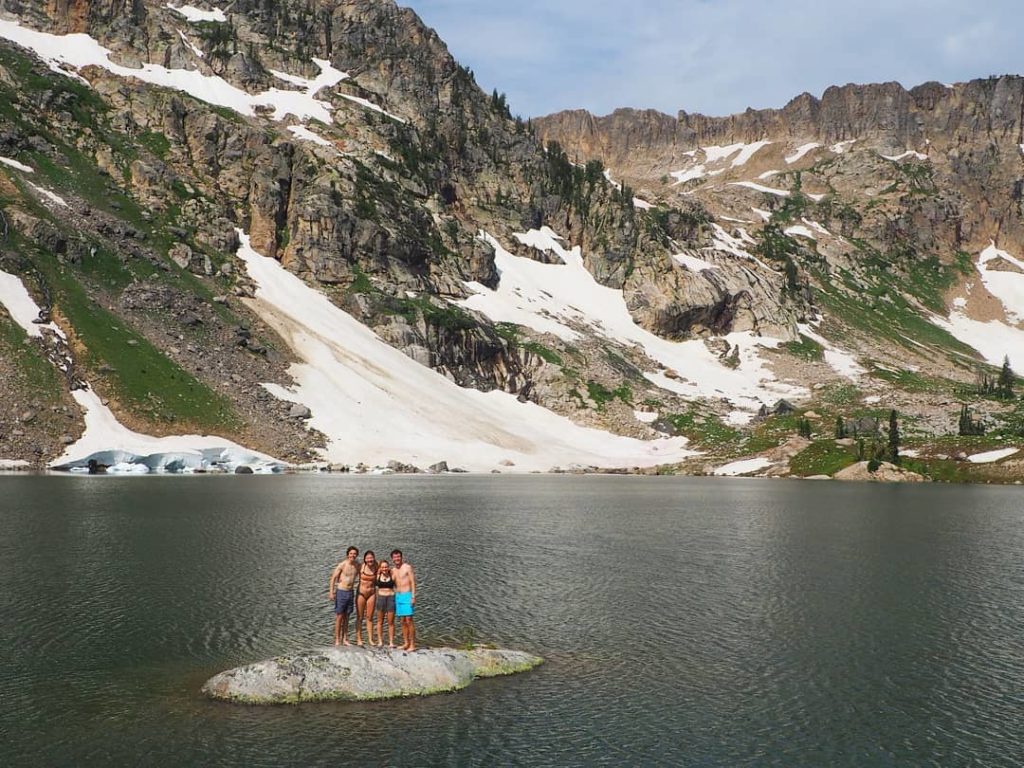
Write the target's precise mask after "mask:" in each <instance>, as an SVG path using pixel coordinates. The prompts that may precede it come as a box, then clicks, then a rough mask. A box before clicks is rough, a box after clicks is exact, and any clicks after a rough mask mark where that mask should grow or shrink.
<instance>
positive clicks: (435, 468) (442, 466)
mask: <svg viewBox="0 0 1024 768" xmlns="http://www.w3.org/2000/svg"><path fill="white" fill-rule="evenodd" d="M427 470H428V471H430V472H433V473H434V474H435V475H439V474H441V473H442V472H447V471H448V462H447V461H439V462H437V463H436V464H431V465H430V466H429V467H427Z"/></svg>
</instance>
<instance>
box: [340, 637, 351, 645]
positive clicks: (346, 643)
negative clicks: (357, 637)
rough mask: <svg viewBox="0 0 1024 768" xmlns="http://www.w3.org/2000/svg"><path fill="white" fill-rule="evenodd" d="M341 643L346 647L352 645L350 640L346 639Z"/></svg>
mask: <svg viewBox="0 0 1024 768" xmlns="http://www.w3.org/2000/svg"><path fill="white" fill-rule="evenodd" d="M341 642H342V643H343V644H344V645H351V643H350V642H349V641H348V638H346V639H345V640H342V641H341Z"/></svg>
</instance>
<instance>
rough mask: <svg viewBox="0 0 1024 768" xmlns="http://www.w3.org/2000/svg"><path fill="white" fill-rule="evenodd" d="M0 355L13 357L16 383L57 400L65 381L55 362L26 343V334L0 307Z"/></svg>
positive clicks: (47, 399)
mask: <svg viewBox="0 0 1024 768" xmlns="http://www.w3.org/2000/svg"><path fill="white" fill-rule="evenodd" d="M0 358H4V359H6V360H10V361H13V363H14V368H15V370H16V372H17V373H16V377H17V380H18V384H20V385H21V386H22V387H23V388H24V389H25V390H26V391H27V392H31V393H32V397H33V398H38V399H39V400H44V401H46V402H48V403H56V402H59V401H60V399H61V394H62V392H63V391H64V385H63V382H62V380H61V376H60V374H59V373H58V371H57V369H56V368H55V367H54V365H53V364H52V363H51V362H50V361H49V360H47V359H46V357H45V356H44V355H43V354H42V352H40V351H39V348H38V347H37V346H36V345H35V344H33V343H28V334H27V333H25V330H24V329H23V328H22V327H21V326H19V325H18V324H17V323H15V322H14V321H13V320H11V319H10V317H9V316H8V315H7V313H6V312H4V311H3V310H0Z"/></svg>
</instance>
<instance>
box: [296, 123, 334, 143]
mask: <svg viewBox="0 0 1024 768" xmlns="http://www.w3.org/2000/svg"><path fill="white" fill-rule="evenodd" d="M288 130H289V131H291V132H292V133H293V134H295V137H296V138H298V139H302V140H303V141H311V142H313V143H314V144H318V145H320V146H321V147H331V148H332V149H333V148H334V145H333V144H332V143H331V142H329V141H328V140H327V139H325V138H324V137H323V136H321V135H320V134H318V133H313V131H311V130H309V128H306V127H305V126H304V125H289V126H288Z"/></svg>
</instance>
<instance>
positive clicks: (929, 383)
mask: <svg viewBox="0 0 1024 768" xmlns="http://www.w3.org/2000/svg"><path fill="white" fill-rule="evenodd" d="M871 376H872V377H874V378H876V379H881V380H882V381H888V382H889V383H890V384H893V385H894V386H896V387H898V388H899V389H902V390H903V391H905V392H948V391H952V388H953V383H952V382H949V381H943V380H941V379H933V378H931V377H927V376H922V375H921V374H920V373H917V372H915V371H907V370H898V371H890V370H888V369H886V368H878V367H874V368H872V370H871Z"/></svg>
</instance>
